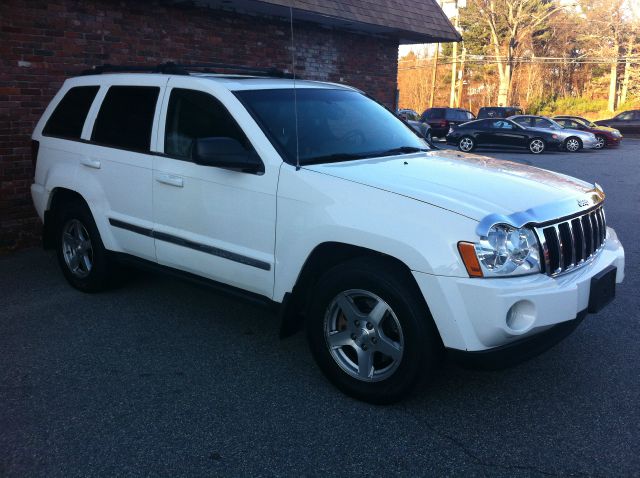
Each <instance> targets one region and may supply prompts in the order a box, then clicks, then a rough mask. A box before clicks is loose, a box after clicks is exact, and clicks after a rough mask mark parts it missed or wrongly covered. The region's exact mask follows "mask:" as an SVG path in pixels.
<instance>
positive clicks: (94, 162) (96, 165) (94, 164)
mask: <svg viewBox="0 0 640 478" xmlns="http://www.w3.org/2000/svg"><path fill="white" fill-rule="evenodd" d="M80 164H82V165H83V166H87V167H88V168H93V169H100V160H99V159H91V158H80Z"/></svg>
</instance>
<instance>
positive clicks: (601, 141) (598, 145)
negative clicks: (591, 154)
mask: <svg viewBox="0 0 640 478" xmlns="http://www.w3.org/2000/svg"><path fill="white" fill-rule="evenodd" d="M605 144H606V141H605V139H604V138H603V137H602V136H598V137H597V138H596V149H602V148H604V146H605Z"/></svg>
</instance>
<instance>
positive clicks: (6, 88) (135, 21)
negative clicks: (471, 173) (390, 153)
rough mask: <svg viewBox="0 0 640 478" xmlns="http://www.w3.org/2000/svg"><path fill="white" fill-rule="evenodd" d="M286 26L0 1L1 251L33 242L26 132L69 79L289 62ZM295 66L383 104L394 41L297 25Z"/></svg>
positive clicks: (168, 10) (132, 7)
mask: <svg viewBox="0 0 640 478" xmlns="http://www.w3.org/2000/svg"><path fill="white" fill-rule="evenodd" d="M289 32H290V29H289V23H288V22H286V21H282V20H279V19H276V18H268V17H258V16H252V15H240V14H236V13H233V12H224V11H220V10H211V9H203V8H195V7H173V6H164V5H162V4H159V3H155V2H133V1H129V2H127V1H110V0H94V1H89V0H87V1H80V0H58V1H38V0H29V1H25V0H2V1H0V252H2V251H7V250H12V249H17V248H21V247H27V246H31V245H35V244H37V243H38V241H39V229H40V224H39V220H38V219H37V217H36V214H35V210H34V209H33V206H32V204H31V198H30V193H29V187H30V184H31V181H32V177H33V171H32V166H31V159H30V139H29V137H30V135H31V132H32V130H33V127H34V125H35V123H36V121H37V120H38V119H39V117H40V115H41V114H42V112H43V111H44V108H45V107H46V105H47V104H48V102H49V100H50V99H51V97H52V96H53V95H54V94H55V93H56V91H57V90H58V88H59V87H60V85H61V84H62V82H63V81H64V79H65V78H67V77H69V76H74V75H76V74H77V73H78V72H80V71H82V70H83V69H86V68H89V67H91V66H93V65H96V64H102V63H112V64H156V63H162V62H165V61H174V62H180V63H189V62H206V61H225V62H230V63H235V64H246V65H251V66H275V67H278V68H281V69H283V70H287V69H290V65H291V50H290V45H291V38H290V35H289ZM294 36H295V39H296V45H297V59H296V65H297V69H298V72H299V74H301V75H303V76H304V77H305V78H308V79H319V80H328V81H336V82H341V81H342V82H345V83H348V84H351V85H354V86H356V87H358V88H360V89H362V90H363V91H366V92H367V93H370V94H371V95H373V96H374V97H376V98H377V99H379V100H380V101H383V102H384V103H386V104H387V105H389V106H392V105H393V102H394V98H395V89H396V74H397V72H396V69H397V61H396V59H397V46H398V45H397V41H396V40H394V39H390V38H381V37H372V36H367V35H359V34H354V33H347V32H344V31H339V30H335V29H327V28H323V27H320V26H317V25H313V24H308V23H306V24H305V23H298V24H297V25H296V28H295V31H294Z"/></svg>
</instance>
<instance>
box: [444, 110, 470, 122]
mask: <svg viewBox="0 0 640 478" xmlns="http://www.w3.org/2000/svg"><path fill="white" fill-rule="evenodd" d="M445 118H446V119H448V120H450V121H467V113H466V112H464V111H461V110H447V112H446V115H445Z"/></svg>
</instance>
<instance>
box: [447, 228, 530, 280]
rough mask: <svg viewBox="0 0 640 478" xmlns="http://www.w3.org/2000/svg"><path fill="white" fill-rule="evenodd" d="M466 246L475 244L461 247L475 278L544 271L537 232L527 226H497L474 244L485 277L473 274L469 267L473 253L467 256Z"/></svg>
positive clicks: (465, 260)
mask: <svg viewBox="0 0 640 478" xmlns="http://www.w3.org/2000/svg"><path fill="white" fill-rule="evenodd" d="M463 244H467V245H468V246H471V244H469V243H460V244H459V245H458V247H459V249H460V252H461V255H462V258H463V261H464V262H465V266H467V271H469V275H471V276H476V277H478V276H480V275H481V276H483V277H505V276H517V275H525V274H533V273H535V272H540V252H539V248H538V239H537V238H536V235H535V234H534V232H533V231H532V230H531V229H528V228H526V227H523V228H519V229H518V228H515V227H512V226H509V225H506V224H497V225H494V226H492V227H491V229H489V233H488V234H487V236H486V237H482V238H481V239H480V241H479V242H477V243H475V244H473V247H474V249H475V256H476V257H477V259H478V263H479V265H480V268H481V271H482V273H481V274H473V273H472V272H471V271H472V268H471V269H470V265H469V264H467V262H469V258H468V256H469V255H470V254H465V253H464V251H463V247H461V246H462V245H463ZM469 249H470V247H469ZM476 269H477V266H476Z"/></svg>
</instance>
